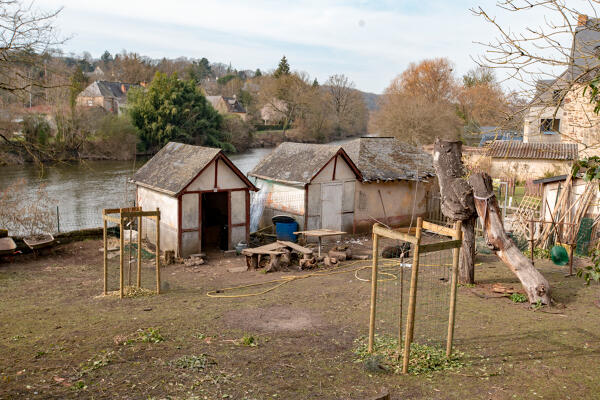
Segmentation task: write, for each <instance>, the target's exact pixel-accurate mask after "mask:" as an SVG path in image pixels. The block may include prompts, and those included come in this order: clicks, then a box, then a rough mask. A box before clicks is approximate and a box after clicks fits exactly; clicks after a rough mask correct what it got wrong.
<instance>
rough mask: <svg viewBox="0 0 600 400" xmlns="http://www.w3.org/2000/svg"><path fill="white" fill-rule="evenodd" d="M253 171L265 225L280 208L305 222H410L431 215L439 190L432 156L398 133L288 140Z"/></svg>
mask: <svg viewBox="0 0 600 400" xmlns="http://www.w3.org/2000/svg"><path fill="white" fill-rule="evenodd" d="M248 175H249V176H250V177H251V179H252V178H253V179H255V180H256V182H255V184H256V186H257V187H259V188H260V189H261V191H260V192H259V195H262V196H264V199H265V200H264V212H263V220H262V224H260V225H262V226H264V225H268V224H270V218H271V217H272V216H273V215H276V214H283V215H290V216H292V217H294V218H295V219H296V221H297V222H298V224H299V225H300V227H301V229H318V228H328V229H336V230H343V231H346V232H364V231H368V230H369V229H370V227H371V226H372V225H373V223H375V222H376V221H381V222H383V223H385V224H387V225H392V226H402V225H408V224H409V223H410V221H411V217H413V216H414V217H417V216H425V215H426V213H427V211H428V210H427V206H428V204H427V203H428V202H427V199H428V197H429V196H430V195H431V194H432V193H433V192H437V184H436V181H435V176H434V175H435V174H434V170H433V162H432V158H431V156H430V155H429V154H427V153H425V152H423V151H420V150H418V149H417V148H415V147H413V146H410V145H408V144H405V143H401V142H400V141H398V140H397V139H394V138H382V137H373V138H371V137H364V138H360V139H355V140H353V141H350V142H348V143H346V144H343V145H341V146H336V145H321V144H303V143H290V142H284V143H282V144H281V145H279V146H278V147H277V148H276V149H275V150H273V152H272V153H271V154H269V155H268V156H267V157H265V158H264V159H263V160H261V161H260V162H259V164H258V165H257V166H256V167H255V168H254V169H253V170H252V171H251V172H250V173H249V174H248ZM261 193H262V194H261ZM413 213H414V215H413Z"/></svg>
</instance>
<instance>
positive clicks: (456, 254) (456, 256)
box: [446, 221, 462, 357]
mask: <svg viewBox="0 0 600 400" xmlns="http://www.w3.org/2000/svg"><path fill="white" fill-rule="evenodd" d="M461 225H462V222H461V221H457V222H456V223H455V224H454V229H455V232H454V238H455V239H462V230H461ZM459 261H460V247H457V248H455V249H454V250H452V283H451V284H450V311H449V314H448V335H447V337H446V357H450V356H451V355H452V341H453V340H454V321H455V319H456V287H457V284H458V263H459Z"/></svg>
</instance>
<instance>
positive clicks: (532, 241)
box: [529, 220, 535, 265]
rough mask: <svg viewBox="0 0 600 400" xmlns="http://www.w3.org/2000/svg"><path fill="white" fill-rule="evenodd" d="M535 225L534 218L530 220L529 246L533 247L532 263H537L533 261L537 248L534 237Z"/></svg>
mask: <svg viewBox="0 0 600 400" xmlns="http://www.w3.org/2000/svg"><path fill="white" fill-rule="evenodd" d="M534 232H535V225H534V222H533V220H531V221H529V241H530V245H529V248H530V249H531V265H535V264H534V262H533V249H534V248H535V239H534V237H533V236H534Z"/></svg>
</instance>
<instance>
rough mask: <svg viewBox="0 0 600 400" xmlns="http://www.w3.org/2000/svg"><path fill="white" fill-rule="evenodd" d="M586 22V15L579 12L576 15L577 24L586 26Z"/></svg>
mask: <svg viewBox="0 0 600 400" xmlns="http://www.w3.org/2000/svg"><path fill="white" fill-rule="evenodd" d="M587 22H588V16H587V15H585V14H579V17H577V26H586V25H587Z"/></svg>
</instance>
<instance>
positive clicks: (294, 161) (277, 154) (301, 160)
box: [248, 142, 362, 185]
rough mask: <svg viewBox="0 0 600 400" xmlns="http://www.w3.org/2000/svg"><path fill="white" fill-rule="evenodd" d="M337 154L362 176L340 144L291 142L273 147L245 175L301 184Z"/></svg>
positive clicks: (311, 177) (313, 175) (312, 176)
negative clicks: (269, 152)
mask: <svg viewBox="0 0 600 400" xmlns="http://www.w3.org/2000/svg"><path fill="white" fill-rule="evenodd" d="M337 154H340V155H341V156H342V157H344V158H345V159H346V162H347V163H348V165H349V166H350V168H351V169H353V170H354V172H355V174H356V176H357V177H358V178H362V177H361V175H360V172H359V170H358V168H357V167H356V165H354V163H353V162H352V160H351V159H350V157H349V156H348V155H347V154H346V152H345V151H344V150H343V149H342V148H341V146H332V145H327V144H312V143H292V142H283V143H281V144H280V145H279V146H277V147H276V148H275V149H274V150H273V151H272V152H271V154H269V155H268V156H266V157H265V158H263V159H262V160H260V162H259V163H258V164H257V165H256V167H254V169H253V170H252V171H250V172H249V173H248V176H255V177H257V178H263V179H270V180H274V181H279V182H283V183H290V184H297V185H305V184H307V183H310V182H311V181H312V179H313V178H314V177H315V176H316V175H317V174H318V173H319V172H320V171H321V169H322V168H323V167H324V166H325V165H326V164H327V163H328V162H329V161H330V160H331V159H332V158H333V157H334V156H336V155H337Z"/></svg>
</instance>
